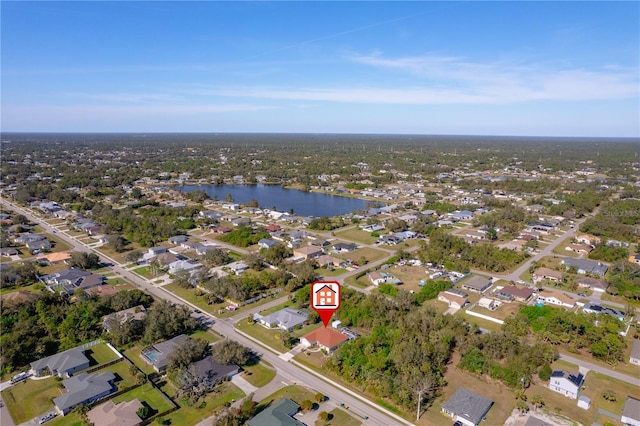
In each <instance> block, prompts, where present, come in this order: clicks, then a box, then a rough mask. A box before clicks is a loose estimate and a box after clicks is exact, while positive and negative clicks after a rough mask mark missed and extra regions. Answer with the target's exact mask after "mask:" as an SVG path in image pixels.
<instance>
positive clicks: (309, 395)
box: [260, 386, 315, 405]
mask: <svg viewBox="0 0 640 426" xmlns="http://www.w3.org/2000/svg"><path fill="white" fill-rule="evenodd" d="M314 396H315V393H314V392H312V391H310V390H309V389H306V388H303V387H301V386H286V387H283V388H282V389H278V390H277V391H275V392H274V393H272V394H271V395H269V396H267V397H266V398H265V399H263V400H262V401H260V404H261V405H265V404H270V403H274V402H277V401H280V400H281V399H282V398H289V399H290V400H292V401H295V402H297V403H298V405H299V404H300V403H301V402H302V401H304V400H305V399H308V400H310V401H313V400H314Z"/></svg>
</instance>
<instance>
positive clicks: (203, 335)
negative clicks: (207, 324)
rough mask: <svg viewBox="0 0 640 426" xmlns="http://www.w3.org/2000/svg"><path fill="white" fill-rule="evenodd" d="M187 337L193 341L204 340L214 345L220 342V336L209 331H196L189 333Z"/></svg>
mask: <svg viewBox="0 0 640 426" xmlns="http://www.w3.org/2000/svg"><path fill="white" fill-rule="evenodd" d="M189 337H192V338H194V339H196V338H199V339H204V340H206V341H207V342H209V343H214V342H217V341H218V340H220V336H219V335H218V334H216V333H215V332H213V331H211V330H198V331H195V332H193V333H191V334H190V335H189Z"/></svg>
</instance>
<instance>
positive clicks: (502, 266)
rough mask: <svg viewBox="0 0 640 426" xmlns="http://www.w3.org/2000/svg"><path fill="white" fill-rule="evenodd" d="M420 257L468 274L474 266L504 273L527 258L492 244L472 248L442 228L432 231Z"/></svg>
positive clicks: (472, 246)
mask: <svg viewBox="0 0 640 426" xmlns="http://www.w3.org/2000/svg"><path fill="white" fill-rule="evenodd" d="M417 254H418V256H419V258H420V260H421V261H423V262H425V263H426V262H432V263H435V264H436V265H443V266H444V267H445V268H446V269H448V270H453V271H459V272H468V271H469V268H470V267H475V268H480V269H484V270H487V271H492V272H503V271H506V270H508V269H510V268H512V267H514V266H516V265H517V264H519V263H521V262H522V261H524V260H525V259H526V255H525V254H523V253H519V252H515V251H512V250H507V249H500V248H498V247H496V246H494V245H492V244H488V243H484V244H475V245H471V244H469V243H467V242H466V241H465V240H464V239H462V238H459V237H456V236H453V235H451V234H449V233H447V232H446V231H445V230H442V229H439V230H436V231H434V232H432V233H431V235H430V237H429V242H428V243H427V244H425V245H424V246H423V247H422V248H421V249H420V250H418V252H417Z"/></svg>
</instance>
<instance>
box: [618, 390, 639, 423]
mask: <svg viewBox="0 0 640 426" xmlns="http://www.w3.org/2000/svg"><path fill="white" fill-rule="evenodd" d="M620 421H622V424H624V425H630V426H640V399H636V398H633V397H631V396H627V400H626V401H625V402H624V407H622V417H621V418H620Z"/></svg>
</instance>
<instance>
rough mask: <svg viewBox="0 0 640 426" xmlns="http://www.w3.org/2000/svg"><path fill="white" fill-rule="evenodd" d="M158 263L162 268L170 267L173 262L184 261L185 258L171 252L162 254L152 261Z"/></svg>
mask: <svg viewBox="0 0 640 426" xmlns="http://www.w3.org/2000/svg"><path fill="white" fill-rule="evenodd" d="M154 260H155V261H156V262H158V264H159V265H160V267H162V268H166V267H168V266H169V265H170V264H172V263H173V262H177V261H178V260H184V257H182V256H178V255H176V254H174V253H171V252H166V253H160V254H159V255H157V256H156V257H155V259H150V261H152V262H153V261H154Z"/></svg>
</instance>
